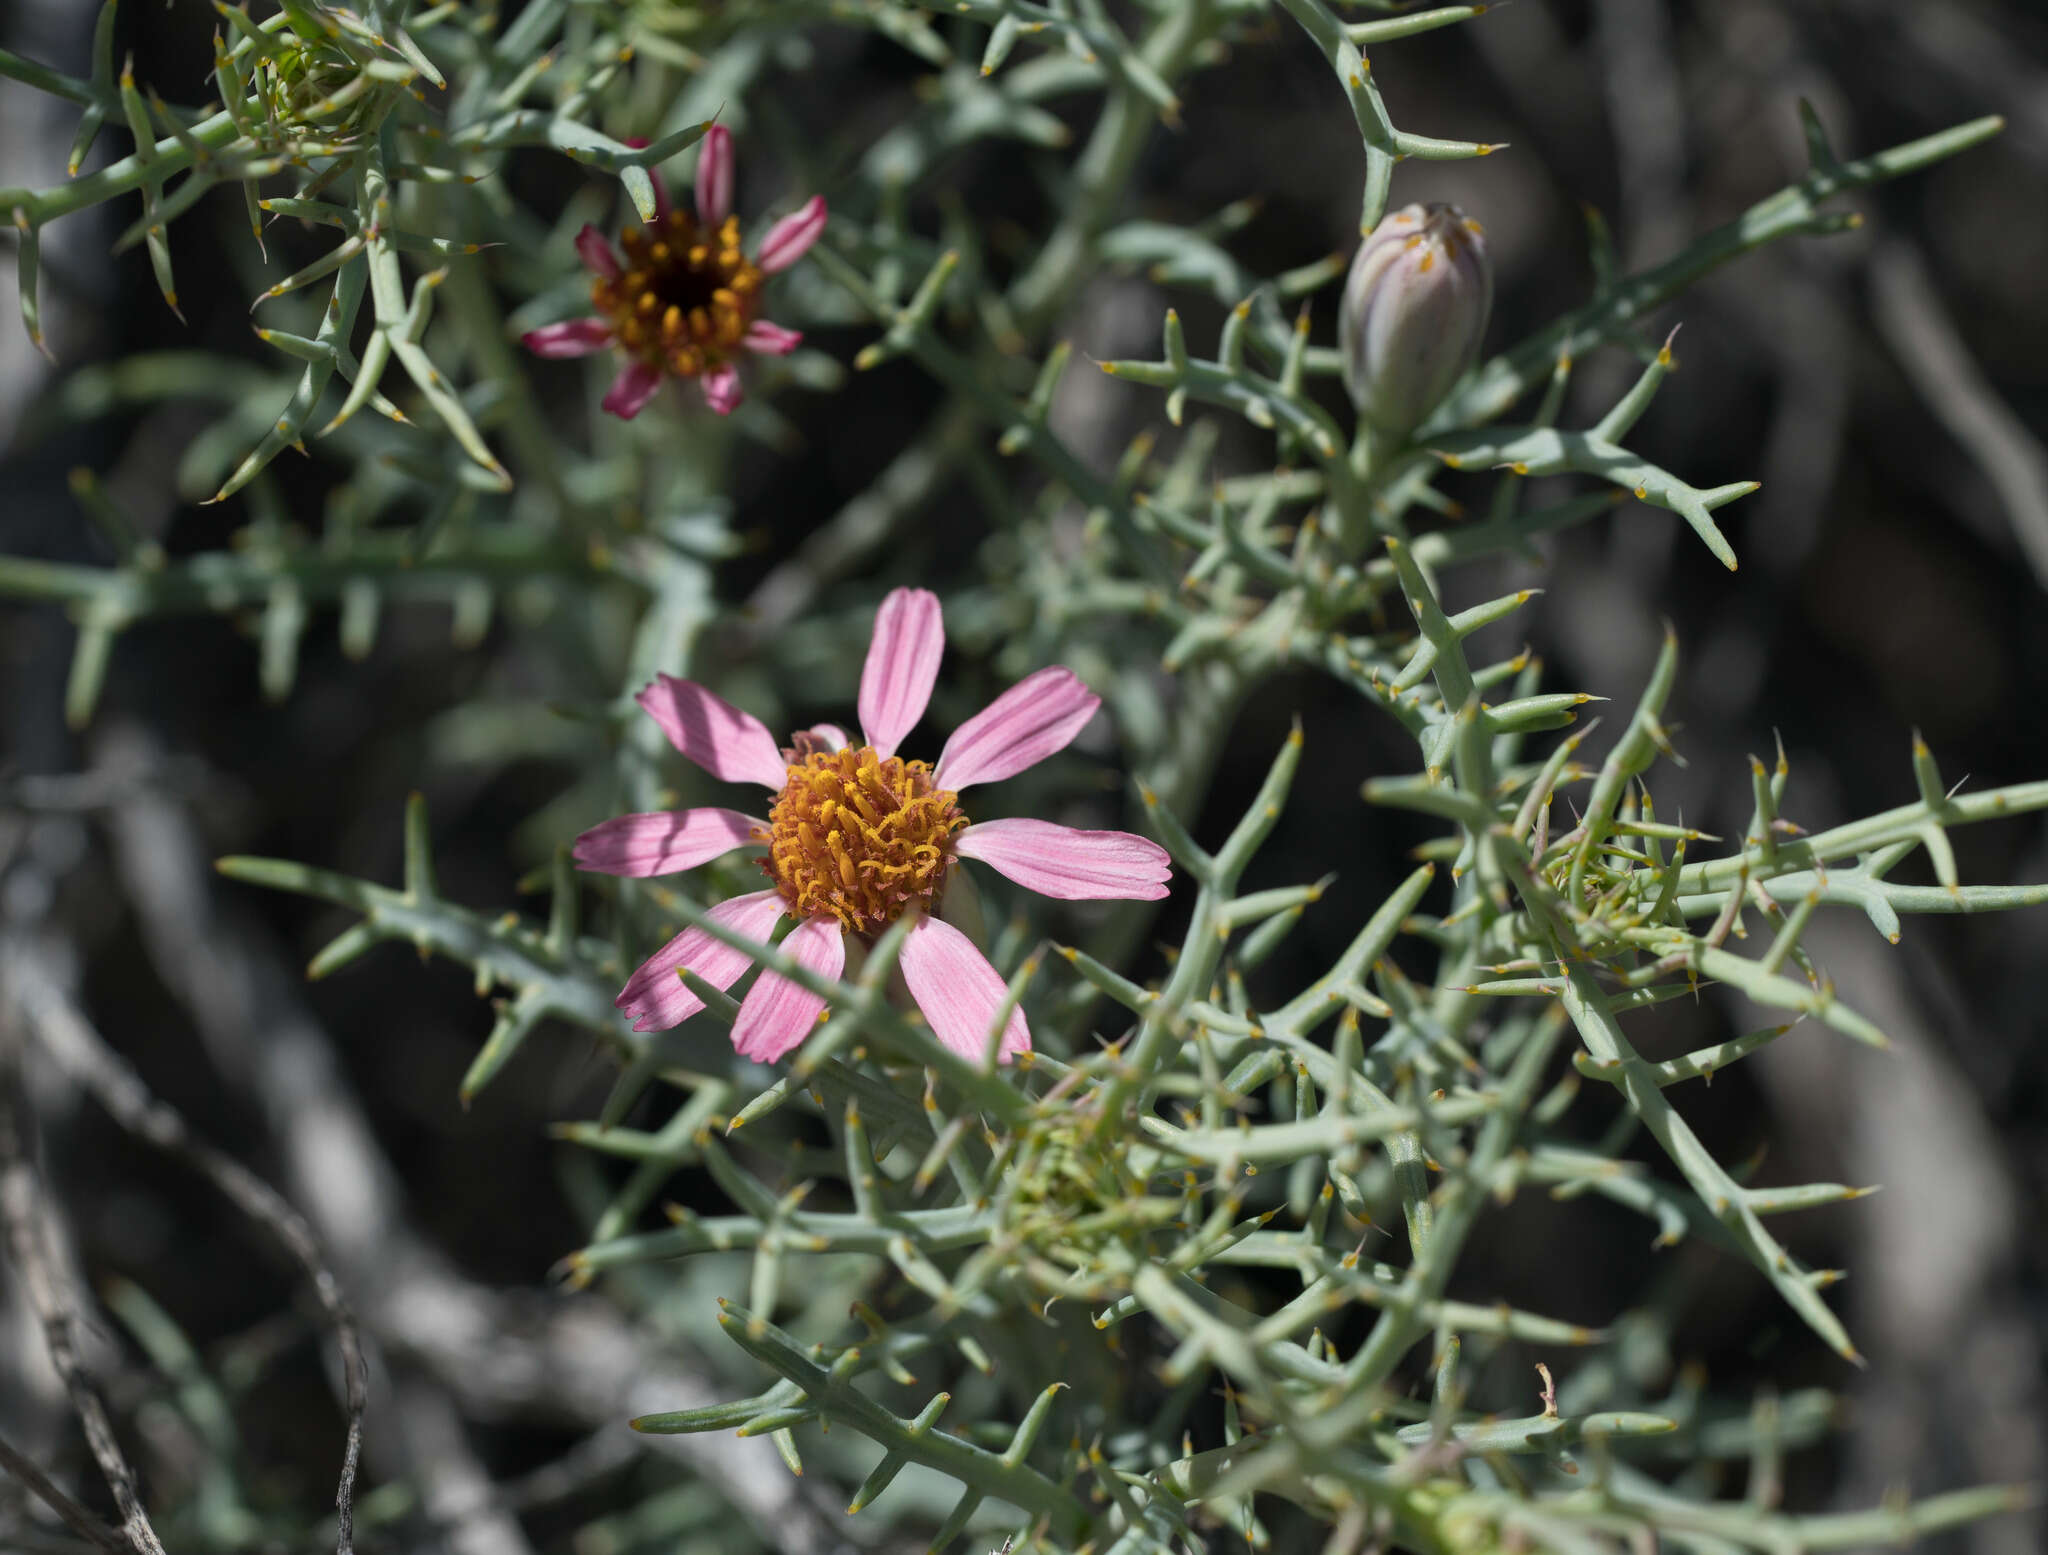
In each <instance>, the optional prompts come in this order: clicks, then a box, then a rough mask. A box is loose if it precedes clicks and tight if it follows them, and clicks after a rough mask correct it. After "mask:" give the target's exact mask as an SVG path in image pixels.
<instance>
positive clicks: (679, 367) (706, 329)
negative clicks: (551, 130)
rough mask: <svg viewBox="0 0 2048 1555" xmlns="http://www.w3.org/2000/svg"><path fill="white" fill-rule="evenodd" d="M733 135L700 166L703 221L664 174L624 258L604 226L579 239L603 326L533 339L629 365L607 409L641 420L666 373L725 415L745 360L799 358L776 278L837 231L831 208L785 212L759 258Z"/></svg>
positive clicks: (577, 326)
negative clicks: (739, 209)
mask: <svg viewBox="0 0 2048 1555" xmlns="http://www.w3.org/2000/svg"><path fill="white" fill-rule="evenodd" d="M732 188H733V157H732V131H730V130H728V129H727V128H726V127H725V126H724V125H722V124H714V125H712V126H711V128H710V129H708V130H706V131H705V132H704V149H703V150H702V151H701V152H700V153H699V154H698V158H697V189H696V202H695V203H696V210H695V212H694V214H693V213H692V212H690V211H686V210H684V209H682V208H681V207H680V206H678V205H675V204H674V203H672V202H671V201H670V199H669V197H668V189H667V187H666V186H665V185H664V184H663V183H662V181H661V178H660V175H658V174H656V175H654V194H655V212H654V220H653V221H651V222H649V223H648V224H647V225H645V226H635V227H628V228H626V230H625V231H624V232H622V233H620V234H619V247H620V248H622V249H624V250H625V259H624V260H623V261H621V260H620V258H619V255H618V253H617V251H616V250H614V249H613V248H612V245H611V244H610V243H609V242H608V241H606V239H605V236H604V234H603V233H601V232H599V231H598V230H597V228H595V227H590V226H586V227H585V228H584V229H583V230H582V231H581V232H580V233H578V234H577V236H576V252H577V253H578V254H579V255H581V256H582V259H583V264H584V267H585V268H586V269H588V270H589V271H590V274H591V283H590V298H591V301H592V302H593V303H594V304H595V305H596V307H597V316H596V317H593V318H583V319H570V320H568V321H567V322H566V323H561V324H550V325H548V326H546V327H545V328H543V329H536V330H533V331H531V332H529V333H528V334H527V335H526V336H525V344H526V347H527V349H528V350H530V351H532V352H534V353H535V354H536V355H538V356H587V355H589V354H590V353H591V352H593V351H602V350H603V349H605V347H607V346H610V347H613V348H615V349H616V350H617V351H618V352H619V354H620V355H621V356H622V357H624V358H625V365H624V366H622V367H621V368H620V369H619V375H618V377H617V378H615V379H614V380H612V386H611V388H610V390H609V391H608V392H607V393H606V394H605V397H604V408H605V409H606V410H608V411H610V412H611V413H612V414H613V415H615V416H619V417H622V418H624V419H625V420H628V421H630V420H632V419H633V417H635V416H637V415H639V414H640V410H641V407H643V406H644V405H646V403H647V402H648V401H649V400H650V399H652V398H653V397H654V391H655V390H657V389H659V388H660V387H661V381H662V379H663V378H664V377H676V378H695V379H696V380H697V381H698V382H699V383H700V384H701V385H702V386H703V390H704V400H705V403H706V404H708V405H709V406H710V407H711V408H712V409H713V410H715V411H717V412H718V413H719V414H720V415H721V416H726V415H730V414H731V413H732V411H733V407H735V406H736V405H738V404H739V402H740V399H741V397H742V396H741V391H740V375H739V367H738V365H737V364H738V360H739V358H740V357H742V356H745V355H746V354H747V353H748V352H759V353H762V354H765V355H769V356H787V355H788V354H789V353H790V352H791V351H794V350H795V349H796V347H797V343H798V342H799V341H801V340H802V339H803V336H802V335H801V334H799V333H798V332H797V331H795V330H793V329H784V328H783V327H782V326H781V325H779V324H774V323H771V322H769V321H768V320H767V319H764V318H761V317H760V316H759V314H760V307H761V288H762V287H763V285H765V284H766V281H767V278H768V277H769V276H771V275H774V274H775V273H776V272H778V271H781V270H787V269H788V268H789V267H790V266H791V265H793V264H795V263H796V262H797V261H798V260H799V259H801V258H802V257H803V256H804V253H805V252H806V251H807V250H808V249H809V248H810V246H811V245H812V244H813V243H815V242H817V241H818V235H819V234H820V233H821V232H823V231H824V230H825V201H824V198H823V197H822V196H819V195H813V196H812V197H811V199H810V200H809V201H807V202H806V203H805V204H804V206H803V208H802V209H800V210H798V211H797V212H796V213H795V214H794V215H791V216H785V217H783V218H782V220H780V221H778V222H777V223H776V224H775V225H774V226H773V227H771V228H769V229H768V235H767V236H766V237H765V238H763V239H762V240H761V246H760V249H759V251H758V252H756V253H755V254H753V255H752V256H749V255H748V254H747V253H746V251H745V250H744V249H742V248H741V246H740V223H739V218H738V217H737V216H735V215H733V213H732Z"/></svg>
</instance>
